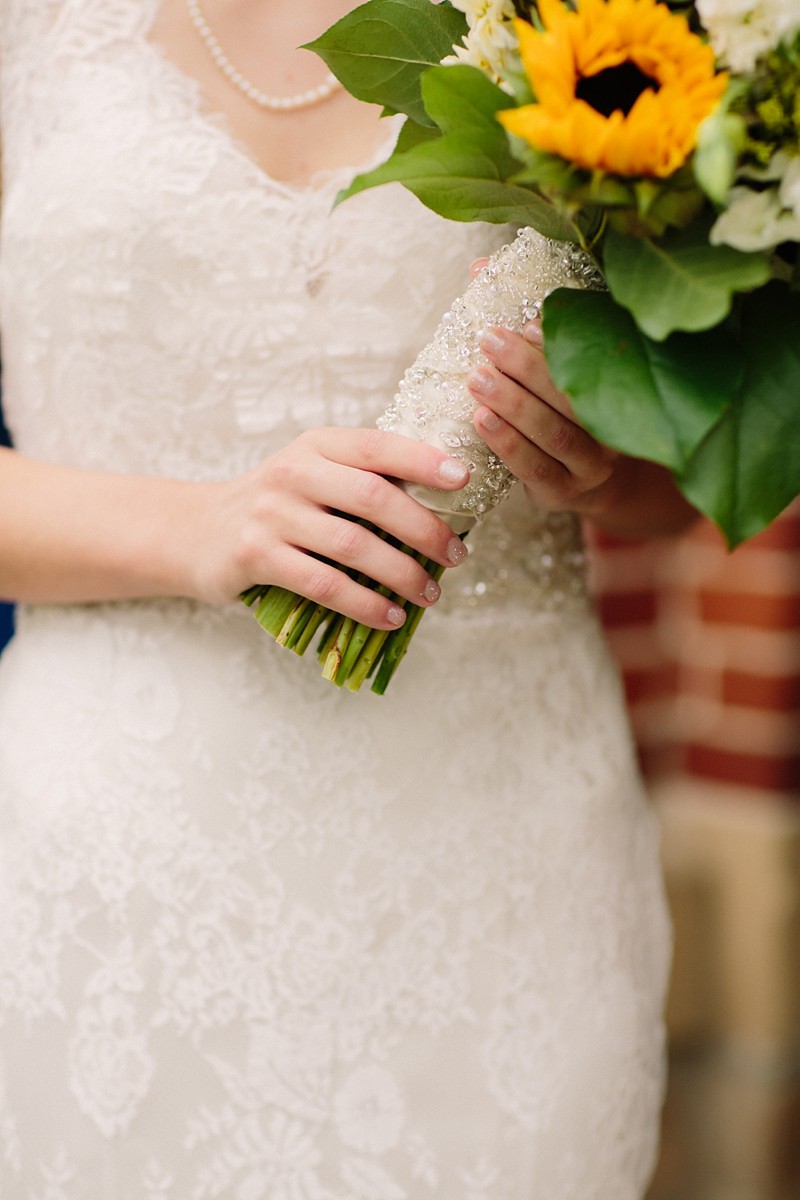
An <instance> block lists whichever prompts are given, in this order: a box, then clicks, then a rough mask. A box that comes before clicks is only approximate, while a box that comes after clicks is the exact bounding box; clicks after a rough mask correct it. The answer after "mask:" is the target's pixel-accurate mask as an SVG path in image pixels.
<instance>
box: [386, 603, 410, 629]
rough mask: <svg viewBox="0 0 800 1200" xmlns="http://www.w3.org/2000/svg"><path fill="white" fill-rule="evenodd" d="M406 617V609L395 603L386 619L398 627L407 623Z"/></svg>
mask: <svg viewBox="0 0 800 1200" xmlns="http://www.w3.org/2000/svg"><path fill="white" fill-rule="evenodd" d="M405 619H406V614H405V611H404V610H403V609H402V608H400V606H399V605H397V604H393V605H392V607H391V608H390V609H389V611H388V612H387V614H386V620H387V621H388V622H389V624H390V625H395V626H397V627H399V626H400V625H403V624H404V623H405Z"/></svg>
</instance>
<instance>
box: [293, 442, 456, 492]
mask: <svg viewBox="0 0 800 1200" xmlns="http://www.w3.org/2000/svg"><path fill="white" fill-rule="evenodd" d="M307 436H309V438H311V439H312V440H313V442H314V443H315V444H316V445H317V448H318V450H319V452H320V453H321V454H322V455H323V457H324V458H327V459H328V460H329V461H331V462H336V463H340V464H342V465H344V466H350V467H357V468H359V469H360V470H363V471H372V472H374V473H375V474H377V475H383V476H387V477H389V478H393V479H403V480H406V481H408V482H409V483H420V484H422V485H423V486H425V487H431V488H438V489H440V490H443V491H454V490H457V489H458V488H461V487H464V486H465V484H466V483H467V482H468V481H469V471H468V470H467V468H466V467H465V466H464V465H463V464H462V463H460V462H458V461H457V460H456V459H454V458H452V457H451V456H450V455H449V454H447V453H445V451H443V450H437V449H436V447H435V446H429V445H427V443H425V442H418V441H416V440H415V439H413V438H408V437H403V436H402V434H399V433H388V432H386V431H384V430H381V429H324V430H315V431H313V433H311V434H309V435H307Z"/></svg>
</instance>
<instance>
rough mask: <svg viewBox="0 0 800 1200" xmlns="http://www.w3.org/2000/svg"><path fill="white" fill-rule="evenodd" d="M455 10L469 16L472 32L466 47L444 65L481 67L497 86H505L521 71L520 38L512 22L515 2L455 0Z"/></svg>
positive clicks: (447, 59)
mask: <svg viewBox="0 0 800 1200" xmlns="http://www.w3.org/2000/svg"><path fill="white" fill-rule="evenodd" d="M453 7H454V8H457V9H460V11H461V12H463V13H464V14H465V15H466V18H467V23H468V25H469V32H468V33H467V35H466V36H465V38H464V44H463V46H454V47H453V50H454V51H455V53H454V54H452V55H450V56H449V57H448V58H445V59H443V60H442V61H443V62H444V63H445V64H452V63H457V62H464V63H467V64H468V65H469V66H472V67H479V68H480V70H482V71H485V72H486V74H487V75H488V76H489V77H490V78H491V79H493V80H494V81H495V82H496V83H500V84H503V83H504V81H505V80H507V79H508V76H509V75H510V74H511V73H513V72H514V71H518V70H519V52H518V41H517V35H516V34H515V33H514V30H513V27H512V25H511V22H512V20H513V18H514V17H515V16H516V11H515V9H514V5H513V2H512V0H454V3H453Z"/></svg>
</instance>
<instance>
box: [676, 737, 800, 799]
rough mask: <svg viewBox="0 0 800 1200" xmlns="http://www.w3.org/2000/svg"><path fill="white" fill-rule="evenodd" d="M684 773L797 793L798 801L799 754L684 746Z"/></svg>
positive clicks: (768, 789)
mask: <svg viewBox="0 0 800 1200" xmlns="http://www.w3.org/2000/svg"><path fill="white" fill-rule="evenodd" d="M685 767H686V771H687V773H688V774H690V775H697V776H699V777H701V778H704V779H715V780H718V781H723V782H728V783H739V784H744V785H745V786H747V787H753V788H760V789H761V790H763V791H781V792H796V793H797V799H798V801H800V753H798V754H795V755H791V756H784V757H778V758H775V757H771V756H769V755H766V754H737V753H736V752H735V751H733V750H720V749H717V748H716V747H714V746H703V745H699V744H694V745H690V746H687V748H686V759H685Z"/></svg>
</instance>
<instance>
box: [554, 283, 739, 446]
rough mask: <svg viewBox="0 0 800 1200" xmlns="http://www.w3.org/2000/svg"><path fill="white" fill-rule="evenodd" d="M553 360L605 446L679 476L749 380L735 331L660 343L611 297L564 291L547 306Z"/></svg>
mask: <svg viewBox="0 0 800 1200" xmlns="http://www.w3.org/2000/svg"><path fill="white" fill-rule="evenodd" d="M543 327H544V337H545V346H546V350H547V361H548V364H549V366H550V370H551V372H552V375H553V378H554V380H555V382H556V384H557V385H558V387H559V388H561V389H562V391H564V392H566V393H567V395H568V396H569V397H570V398H571V400H572V403H573V406H574V408H575V411H576V414H577V416H578V418H579V419H580V421H581V422H582V423H583V424H584V425H585V426H586V427H587V429H588V430H589V431H590V432H591V433H592V434H593V435H594V436H595V437H596V438H598V439H599V440H600V441H602V442H605V443H606V444H607V445H609V446H613V447H614V448H615V449H617V450H620V451H622V452H623V453H624V454H630V455H633V456H635V457H637V458H647V459H652V460H653V461H654V462H659V463H663V464H664V465H665V466H668V467H670V468H672V469H673V470H679V469H681V468H683V467H684V466H685V464H686V463H687V461H688V460H689V458H690V456H691V454H692V453H693V451H694V450H695V449H696V447H697V446H698V444H699V443H700V441H701V440H702V439H703V437H704V436H705V435H706V434H707V433H708V431H709V430H710V429H711V428H712V426H713V425H714V424H715V422H716V421H717V420H718V419H719V417H720V414H721V413H722V412H723V411H724V410H725V408H726V407H727V405H728V404H729V403H730V401H731V396H732V395H733V393H734V391H735V389H736V387H737V385H738V383H739V381H740V378H741V374H742V362H741V356H740V354H739V352H738V350H737V344H736V339H735V337H734V335H733V334H732V332H731V331H730V330H728V329H727V328H725V329H714V330H710V331H708V332H707V333H702V334H694V335H687V334H674V335H673V336H672V337H671V338H669V339H668V340H667V341H665V342H655V341H653V340H652V339H650V338H648V337H647V336H646V335H645V334H644V333H642V331H641V330H640V329H639V328H638V327H637V325H636V323H635V321H634V320H633V318H632V317H631V315H630V313H628V312H626V311H625V309H623V308H621V307H620V306H619V305H618V304H616V303H615V302H614V300H613V298H612V297H611V296H610V295H608V293H606V292H587V291H579V290H576V289H570V288H559V289H558V290H557V291H555V292H553V293H552V295H551V296H549V297H548V298H547V300H546V302H545V305H544V312H543Z"/></svg>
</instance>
